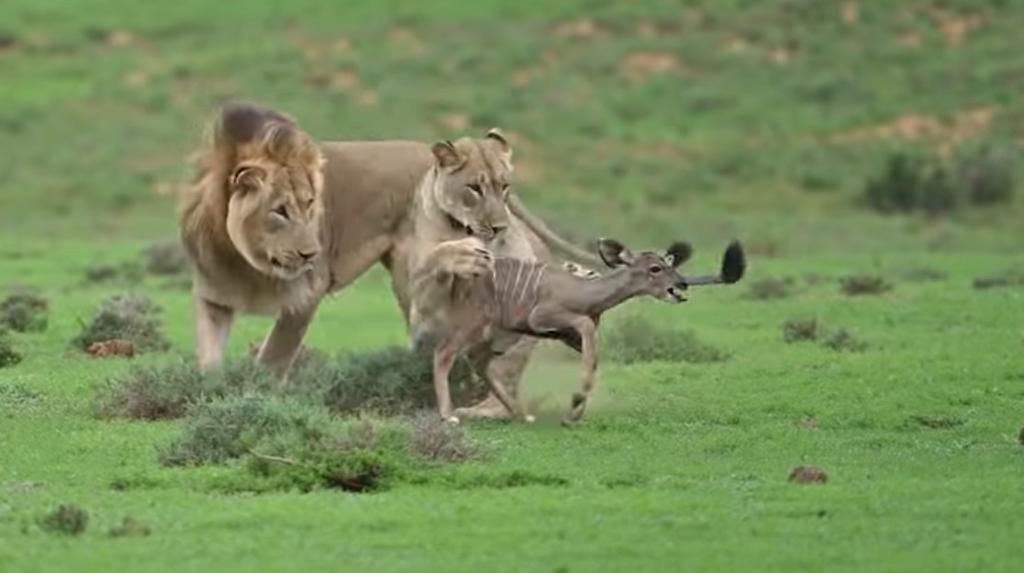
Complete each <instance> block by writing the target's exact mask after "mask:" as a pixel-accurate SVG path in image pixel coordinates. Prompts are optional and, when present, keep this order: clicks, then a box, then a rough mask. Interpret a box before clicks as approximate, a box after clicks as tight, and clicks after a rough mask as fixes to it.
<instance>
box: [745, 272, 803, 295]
mask: <svg viewBox="0 0 1024 573" xmlns="http://www.w3.org/2000/svg"><path fill="white" fill-rule="evenodd" d="M792 285H793V281H791V280H786V279H777V278H772V277H769V278H764V279H760V280H756V281H753V282H751V283H750V287H749V289H748V290H747V298H750V299H753V300H776V299H780V298H786V297H789V296H790V295H792V294H793V293H792Z"/></svg>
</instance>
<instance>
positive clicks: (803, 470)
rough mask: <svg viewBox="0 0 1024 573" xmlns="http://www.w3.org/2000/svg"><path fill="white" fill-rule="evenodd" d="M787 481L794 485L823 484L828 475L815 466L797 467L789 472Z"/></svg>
mask: <svg viewBox="0 0 1024 573" xmlns="http://www.w3.org/2000/svg"><path fill="white" fill-rule="evenodd" d="M789 481H792V482H796V483H825V482H827V481H828V475H827V474H826V473H825V470H823V469H821V468H819V467H817V466H797V467H795V468H793V471H791V472H789Z"/></svg>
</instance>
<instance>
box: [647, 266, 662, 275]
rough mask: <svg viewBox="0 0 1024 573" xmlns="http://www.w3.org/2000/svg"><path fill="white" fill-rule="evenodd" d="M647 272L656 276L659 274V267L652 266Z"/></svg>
mask: <svg viewBox="0 0 1024 573" xmlns="http://www.w3.org/2000/svg"><path fill="white" fill-rule="evenodd" d="M647 270H648V271H649V272H650V273H651V274H652V275H656V274H658V273H660V272H661V267H659V266H657V265H655V266H653V267H651V268H649V269H647Z"/></svg>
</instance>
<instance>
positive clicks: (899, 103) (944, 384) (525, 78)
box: [0, 0, 1024, 573]
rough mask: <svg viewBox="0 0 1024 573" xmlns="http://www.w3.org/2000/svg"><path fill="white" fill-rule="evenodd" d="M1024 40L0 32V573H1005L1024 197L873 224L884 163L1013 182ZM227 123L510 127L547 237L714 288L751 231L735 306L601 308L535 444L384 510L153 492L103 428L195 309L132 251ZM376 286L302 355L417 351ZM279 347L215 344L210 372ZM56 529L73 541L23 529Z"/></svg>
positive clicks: (306, 25) (138, 21)
mask: <svg viewBox="0 0 1024 573" xmlns="http://www.w3.org/2000/svg"><path fill="white" fill-rule="evenodd" d="M1022 28H1024V3H1020V2H1011V1H1009V0H991V1H982V0H945V1H941V0H906V1H902V2H881V1H868V0H859V1H857V0H847V1H820V0H771V1H767V0H761V1H741V0H703V1H692V2H685V3H683V2H669V1H663V0H647V1H644V2H601V1H596V0H564V1H561V2H547V3H544V2H526V1H521V0H520V1H504V0H502V1H479V0H478V1H469V0H467V1H456V0H439V1H433V2H416V3H413V2H397V1H392V0H376V1H373V2H369V1H362V0H358V1H347V2H319V1H312V0H293V1H290V2H271V1H270V0H252V1H250V2H244V3H243V2H208V1H199V0H177V1H175V2H121V1H114V0H80V1H71V0H64V1H59V0H34V1H29V0H8V1H6V2H3V3H0V214H2V216H0V297H5V296H7V295H8V294H9V292H13V291H16V290H23V289H28V290H32V291H34V292H37V293H38V294H40V295H41V296H44V297H45V298H47V299H48V301H49V314H48V326H47V327H46V328H45V329H44V330H42V331H32V332H27V333H20V332H11V333H4V334H0V452H2V455H0V571H2V572H4V573H7V572H8V571H9V572H11V573H14V572H16V571H41V570H45V571H62V570H68V571H111V570H120V569H124V568H126V567H131V568H132V569H133V570H138V571H164V570H166V571H181V570H210V571H253V570H275V571H314V570H328V569H340V570H348V569H351V570H386V571H424V570H427V571H440V570H443V571H446V572H451V571H480V570H488V571H506V570H507V571H523V570H530V571H533V570H550V571H573V572H576V571H607V570H642V571H657V570H663V571H678V570H680V569H694V570H700V571H718V570H721V571H737V570H740V571H787V572H791V571H821V570H830V571H864V570H877V571H921V570H928V571H936V572H938V571H977V570H984V571H1016V570H1018V569H1019V568H1020V563H1021V562H1022V560H1024V550H1022V545H1021V544H1020V543H1019V540H1020V539H1021V538H1022V536H1024V526H1022V525H1021V520H1020V515H1021V514H1022V512H1024V494H1022V489H1021V487H1020V475H1021V469H1022V466H1021V464H1022V462H1024V448H1022V447H1021V446H1020V444H1019V443H1018V437H1017V435H1018V433H1019V432H1020V427H1021V425H1022V424H1024V417H1022V415H1021V412H1024V390H1022V386H1021V382H1022V380H1024V371H1022V363H1021V360H1020V351H1021V348H1022V344H1024V339H1022V333H1021V327H1020V318H1019V314H1020V312H1019V309H1020V308H1022V302H1024V301H1022V293H1024V289H1022V288H1021V287H1022V285H1024V258H1022V256H1021V254H1020V248H1021V246H1022V244H1024V233H1021V231H1020V228H1021V227H1020V219H1021V215H1022V214H1024V213H1022V207H1021V201H1022V200H1021V199H1020V195H1021V191H1020V190H1018V191H1017V195H1016V197H1015V198H1013V199H1011V200H1010V201H1009V202H1006V203H1000V204H996V205H990V206H982V207H969V208H968V207H965V208H963V209H958V210H956V211H954V212H952V213H950V214H946V215H943V216H926V215H921V214H911V215H891V214H887V215H883V214H879V213H877V212H875V211H873V210H871V209H868V208H867V207H866V206H865V205H864V202H863V201H862V195H863V191H864V187H865V184H866V182H867V181H868V180H870V179H872V178H876V177H878V176H879V175H880V174H882V173H883V170H884V168H885V166H886V164H887V161H889V159H890V158H891V157H893V156H894V154H897V153H909V154H912V155H915V156H917V155H920V156H928V157H938V158H943V160H946V161H955V159H956V158H957V157H959V156H960V154H963V153H966V152H969V151H970V150H973V149H978V148H980V147H982V146H989V147H991V148H993V149H998V150H1001V151H1002V152H1005V153H1006V154H1007V156H1015V155H1019V153H1020V150H1021V148H1022V146H1024V98H1021V97H1020V94H1022V93H1024V58H1022V57H1021V55H1020V47H1021V45H1022V44H1021V42H1020V40H1019V36H1020V30H1021V29H1022ZM233 98H242V99H251V100H255V101H258V102H261V103H265V104H269V105H272V106H275V107H278V108H280V109H282V110H285V111H287V112H288V113H290V114H291V115H293V116H295V117H296V118H297V119H298V120H299V121H300V123H301V124H302V125H303V126H304V127H305V128H306V129H307V130H309V131H310V132H311V133H313V134H314V135H315V136H317V137H319V138H323V139H382V138H415V139H421V140H425V141H429V140H433V139H436V138H450V137H455V136H458V135H461V134H464V133H482V132H483V131H484V130H486V129H488V128H490V127H494V126H500V127H502V128H503V129H504V131H505V132H506V134H507V135H508V136H509V139H510V140H511V142H512V145H513V147H514V150H515V157H514V160H515V163H516V166H517V176H518V178H519V180H518V183H517V184H516V189H517V192H518V193H520V194H521V195H522V197H523V198H524V199H525V201H526V202H527V204H529V205H531V206H532V207H533V208H534V210H535V211H537V212H539V213H541V214H542V215H544V216H545V218H547V219H548V220H550V221H552V223H553V225H554V226H555V227H557V228H559V229H560V230H562V231H563V232H565V233H567V234H569V235H571V236H573V237H575V238H576V239H580V240H582V239H586V238H589V237H593V236H597V235H604V236H609V235H614V236H618V237H620V238H623V239H625V240H627V241H628V242H629V243H630V245H632V246H636V247H638V248H641V247H654V246H661V245H665V244H667V243H668V242H669V241H670V240H672V239H676V238H686V239H689V240H691V241H692V242H693V243H694V245H695V246H696V248H697V256H696V258H695V260H694V261H693V263H692V264H691V265H690V268H692V269H701V270H704V269H709V270H710V269H711V268H713V267H712V266H713V265H716V264H717V257H718V256H719V253H720V250H721V248H722V247H724V245H725V242H726V241H727V240H728V239H731V238H733V237H738V238H740V239H742V240H743V241H744V244H745V245H746V246H747V247H748V250H749V251H750V262H751V265H750V269H749V272H748V275H747V277H746V278H744V282H741V283H739V284H738V285H736V286H734V287H730V288H724V287H723V288H708V289H705V290H700V291H697V290H696V289H695V292H694V293H693V295H692V300H691V302H689V303H687V304H686V305H682V306H677V307H672V308H669V307H667V306H664V305H662V304H661V303H658V302H654V301H643V302H641V301H636V302H635V303H630V306H631V308H630V309H629V310H623V311H622V312H621V313H613V314H612V316H610V317H609V319H608V320H607V321H606V324H605V326H604V327H603V330H602V336H603V338H602V340H603V341H604V348H603V351H604V353H605V354H604V356H605V357H606V358H607V360H603V362H602V367H601V374H600V380H601V381H600V385H599V390H598V391H597V396H596V402H595V404H594V406H593V407H592V408H591V410H590V411H589V412H588V418H587V420H586V421H585V422H584V423H583V424H582V425H580V426H579V427H576V428H573V429H566V428H562V427H561V426H559V425H558V423H557V420H558V416H559V415H560V414H562V413H563V410H564V409H565V407H566V406H567V405H568V397H569V395H570V392H571V391H572V389H574V388H576V387H577V384H578V382H577V375H578V374H577V372H578V364H577V362H576V357H575V356H574V355H567V354H566V353H563V352H560V351H558V350H557V349H554V348H553V347H551V346H550V345H548V346H546V347H544V348H543V349H542V351H541V352H540V353H539V354H538V355H537V357H536V359H535V360H534V362H533V363H532V365H531V368H530V370H529V372H528V374H527V377H526V381H525V390H524V391H525V393H526V396H527V397H528V400H529V403H530V404H533V405H537V413H538V414H539V421H538V423H536V424H534V425H526V424H502V423H472V424H467V426H468V433H469V436H470V437H471V438H472V439H474V440H476V441H477V442H478V443H479V444H480V445H481V446H482V448H483V450H484V451H485V455H483V456H482V457H480V458H478V459H475V460H472V461H469V462H466V463H464V464H461V465H450V466H440V467H430V468H428V469H427V470H423V471H419V470H417V471H411V472H410V473H408V474H405V475H398V476H397V477H394V479H393V481H392V482H390V483H389V487H387V488H382V489H381V490H380V491H376V492H374V493H367V494H348V493H342V492H339V491H336V490H332V489H326V488H314V491H312V492H308V493H303V492H301V491H299V490H298V489H297V488H288V487H281V486H280V484H276V485H275V482H272V481H270V480H267V479H262V478H259V477H254V476H253V474H252V471H251V468H250V467H249V466H248V465H247V464H246V463H244V462H236V463H227V464H223V465H210V466H204V467H186V468H168V467H164V466H161V465H160V464H159V463H158V458H159V455H158V453H159V452H160V451H162V450H163V449H164V448H166V447H167V446H168V444H170V443H171V442H173V441H174V440H178V439H180V438H181V436H182V435H183V432H184V428H185V427H186V426H187V425H188V424H190V423H191V422H189V421H183V420H165V421H156V422H147V421H139V420H123V419H115V420H108V419H98V418H97V416H96V415H95V411H94V407H93V406H94V401H95V400H96V399H97V395H99V394H100V393H101V392H102V391H103V389H104V388H107V387H108V385H109V384H110V382H111V381H112V380H118V379H121V378H122V377H123V376H125V375H126V374H127V373H128V372H130V371H131V369H132V367H133V366H138V365H154V366H161V365H164V364H167V363H170V362H173V361H175V360H176V359H177V357H178V356H180V355H189V353H190V352H191V348H192V346H193V343H194V335H193V324H192V316H191V308H192V301H191V297H190V295H189V292H188V288H189V286H188V277H187V276H183V275H177V276H172V277H167V276H156V275H152V274H150V273H147V272H145V270H144V260H143V259H142V258H141V257H142V255H141V253H142V252H143V250H144V249H145V248H146V247H147V245H149V244H150V242H151V241H153V240H155V239H162V238H166V237H169V236H171V235H173V233H174V228H175V206H174V201H173V199H172V198H171V197H169V196H168V195H167V194H166V192H167V191H168V190H171V189H173V188H174V186H175V185H177V184H179V183H180V182H181V181H183V180H185V179H186V178H187V177H188V170H187V167H186V163H185V159H186V157H187V156H188V154H189V153H190V152H191V151H192V150H193V149H195V147H196V145H197V144H198V142H199V141H200V137H201V134H202V132H203V129H204V126H205V124H206V121H207V120H208V119H209V118H210V117H211V116H212V114H213V113H214V110H215V109H216V107H217V106H218V105H219V104H220V103H222V102H224V101H227V100H229V99H233ZM1009 173H1011V174H1016V175H1017V176H1018V177H1017V179H1018V181H1019V180H1020V175H1021V173H1020V167H1019V165H1018V166H1016V167H1011V170H1010V171H1009ZM979 279H980V280H979ZM865 285H866V286H865ZM872 285H874V287H873V288H872ZM863 290H866V291H868V292H866V293H860V292H858V291H863ZM121 292H134V293H137V294H144V295H146V296H148V297H150V298H151V299H153V300H154V301H155V302H156V303H157V304H158V305H159V306H160V307H161V308H162V309H163V312H162V313H159V315H158V316H159V319H160V321H161V327H160V328H161V330H162V331H163V333H164V334H165V335H166V337H167V339H168V340H169V342H170V344H171V350H170V351H169V352H159V353H154V354H145V355H142V356H138V357H136V358H134V359H132V360H127V359H111V360H100V359H92V358H89V357H87V356H86V355H85V354H84V353H82V352H80V351H79V350H78V349H76V348H73V347H72V346H71V340H72V339H73V338H74V337H75V336H76V335H77V334H78V333H79V332H80V331H81V330H82V326H83V324H84V323H85V322H86V321H88V320H89V319H90V317H91V316H92V315H93V313H94V312H95V309H96V308H97V306H98V305H99V304H100V303H101V301H103V300H105V299H107V298H108V297H110V296H111V295H114V294H116V293H121ZM390 292H391V291H390V287H389V284H388V281H387V277H386V276H385V275H384V273H383V272H382V271H381V270H379V269H378V270H375V271H374V272H371V273H369V274H368V276H367V277H366V278H364V279H362V280H360V281H359V282H358V283H357V284H355V285H354V286H353V287H351V288H348V289H346V290H345V291H344V292H343V293H341V294H339V295H338V296H335V297H332V298H330V299H328V300H327V301H325V302H324V304H323V305H322V308H321V309H320V311H319V313H318V315H317V318H316V320H315V321H314V323H313V325H312V326H311V328H310V331H309V334H308V337H307V343H308V345H309V346H310V347H312V348H314V349H317V350H320V351H323V352H328V353H332V354H337V353H350V352H368V351H374V350H377V349H380V348H382V347H385V346H390V345H404V344H405V343H406V338H407V337H406V333H405V329H404V324H403V321H402V319H401V316H400V314H399V312H398V310H397V308H396V305H395V304H394V302H393V300H392V296H391V294H390ZM851 293H853V294H851ZM3 312H6V311H4V309H3V308H0V318H2V316H3ZM626 317H631V318H632V317H638V318H636V320H638V321H639V322H633V323H632V324H634V325H635V324H639V325H640V326H639V327H634V334H637V335H638V336H639V338H640V340H639V341H633V339H631V338H630V337H628V336H624V335H622V333H623V332H625V331H626V329H625V326H624V325H626V324H629V323H628V322H627V321H626V320H625V318H626ZM812 320H813V322H812ZM809 324H810V325H812V327H811V328H808V327H807V325H809ZM820 325H824V326H825V327H824V329H818V328H817V327H818V326H820ZM268 327H269V321H268V320H267V319H255V318H246V319H243V320H241V321H240V322H239V324H238V326H237V327H236V330H235V333H234V335H233V337H232V339H231V343H230V345H229V354H230V355H231V356H233V357H240V356H243V355H244V354H245V353H246V351H247V347H248V345H249V344H250V343H251V342H252V341H254V340H259V339H260V337H262V336H263V335H264V334H265V333H266V331H267V329H268ZM606 333H607V336H604V335H605V334H606ZM808 333H810V334H808ZM801 334H802V335H805V336H810V337H811V338H815V337H816V340H805V341H794V337H796V338H799V335H801ZM631 341H632V342H631ZM6 344H9V348H7V349H8V350H11V351H13V352H15V353H17V354H19V355H21V356H22V357H23V358H22V359H21V361H20V362H17V363H12V364H10V365H6V366H5V364H6V362H9V361H11V360H13V359H12V358H11V354H10V353H5V352H4V349H5V345H6ZM611 346H614V347H611ZM652 348H656V349H660V350H661V351H663V352H665V353H667V354H665V355H662V356H655V357H651V356H644V354H645V353H646V352H648V351H649V350H650V349H652ZM694 348H695V349H696V350H695V351H694V352H695V354H697V355H703V356H714V357H715V358H714V360H703V361H702V360H695V359H692V358H686V357H685V356H683V355H684V354H685V353H686V351H688V350H693V349H694ZM628 352H634V353H635V354H637V355H638V356H639V358H640V359H639V360H636V361H633V362H630V361H629V360H624V359H622V358H621V357H622V355H623V353H627V354H628ZM616 354H618V355H619V359H616V358H615V356H616ZM176 391H177V390H176V389H174V388H171V389H170V390H168V392H169V393H170V394H174V392H176ZM207 398H208V397H201V398H198V400H199V401H200V402H203V401H204V400H206V399H207ZM538 404H539V405H538ZM389 423H401V422H400V421H395V420H391V421H390V422H389ZM310 433H315V432H310ZM799 465H815V466H820V467H821V468H823V469H824V470H825V471H826V472H827V474H828V482H827V483H826V484H823V485H821V484H810V485H798V484H795V483H791V482H790V481H788V480H787V476H788V475H789V473H790V471H791V470H792V469H793V468H794V467H795V466H799ZM68 503H74V504H77V505H78V506H81V507H82V508H84V509H85V510H86V511H88V513H89V521H88V524H87V526H86V529H85V531H84V532H83V533H81V534H80V535H78V536H67V535H63V534H60V533H54V532H52V531H51V530H50V529H49V526H48V522H47V521H46V519H45V518H46V516H47V515H48V514H49V513H50V512H51V511H53V510H54V509H55V508H57V507H58V506H59V505H61V504H68ZM125 517H131V518H132V519H134V520H137V521H138V522H139V523H142V524H143V525H144V526H145V527H146V528H148V530H149V535H148V536H142V535H141V534H139V533H138V531H137V530H136V531H135V534H136V536H135V537H127V538H126V537H119V536H123V535H124V533H123V532H122V533H117V531H119V530H118V526H119V524H121V523H122V520H123V519H124V518H125ZM111 530H114V533H111Z"/></svg>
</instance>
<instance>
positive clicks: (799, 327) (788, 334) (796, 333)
mask: <svg viewBox="0 0 1024 573" xmlns="http://www.w3.org/2000/svg"><path fill="white" fill-rule="evenodd" d="M823 331H824V326H823V325H821V324H820V323H819V322H818V319H816V318H791V319H789V320H787V321H786V322H785V324H783V325H782V338H783V340H785V341H786V342H789V343H793V342H803V341H808V340H818V338H819V337H820V336H821V335H822V332H823Z"/></svg>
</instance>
